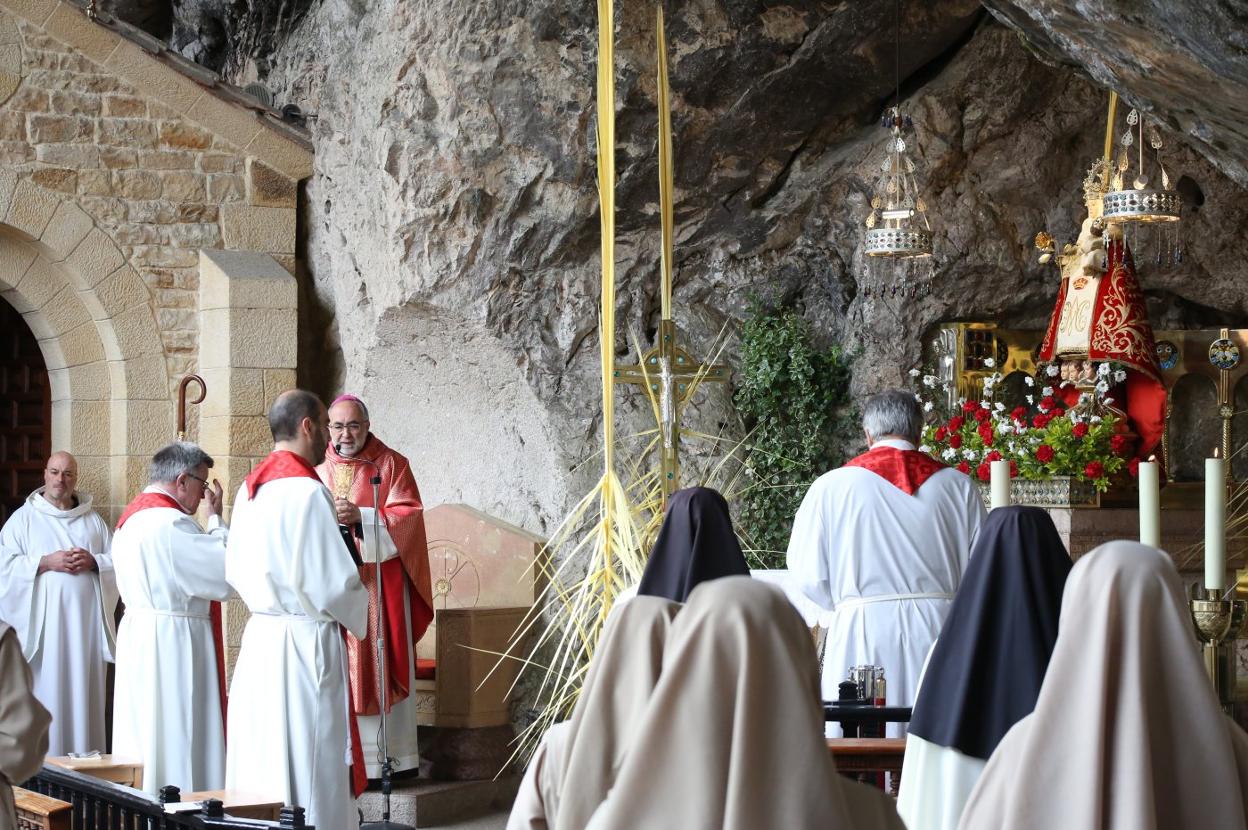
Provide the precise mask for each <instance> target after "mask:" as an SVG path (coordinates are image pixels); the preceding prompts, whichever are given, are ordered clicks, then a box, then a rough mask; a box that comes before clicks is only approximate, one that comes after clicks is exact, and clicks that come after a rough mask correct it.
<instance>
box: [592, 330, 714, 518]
mask: <svg viewBox="0 0 1248 830" xmlns="http://www.w3.org/2000/svg"><path fill="white" fill-rule="evenodd" d="M728 375H729V371H728V367H727V366H724V365H721V364H711V365H707V364H704V363H699V362H698V361H697V360H695V359H694V358H693V356H692V355H690V354H689V352H687V351H685V350H684V349H683V348H681V346H680V344H679V342H678V341H677V339H676V323H675V322H674V321H672V320H670V319H665V320H662V321H661V322H660V323H659V343H658V345H657V346H655V347H654V348H652V349H650V351H648V352H646V353H645V354H643V355H642V356H641V360H640V361H639V362H637V363H635V364H632V365H623V364H617V365H616V367H615V382H616V383H635V384H637V385H641V386H649V388H650V392H651V393H653V394H655V395H657V396H658V403H659V431H660V433H661V435H660V439H661V442H660V448H661V451H662V459H663V460H662V475H663V499H664V501H666V500H667V497H668V496H670V495H671V494H672V493H674V492H676V491H677V490H679V489H680V410H681V408H682V407H683V406H684V405H685V404H686V403H687V402H688V400H689V396H690V395H691V394H692V393H693V390H694V389H695V388H696V387H697V385H698V384H699V383H704V382H707V381H711V382H717V383H718V382H723V381H726V380H728Z"/></svg>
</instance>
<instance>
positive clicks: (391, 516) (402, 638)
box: [316, 395, 433, 778]
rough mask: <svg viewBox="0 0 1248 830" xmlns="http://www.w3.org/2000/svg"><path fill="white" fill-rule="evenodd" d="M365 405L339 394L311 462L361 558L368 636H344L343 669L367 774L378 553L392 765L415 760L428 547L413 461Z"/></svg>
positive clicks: (374, 707) (428, 613) (373, 773)
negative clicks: (376, 520)
mask: <svg viewBox="0 0 1248 830" xmlns="http://www.w3.org/2000/svg"><path fill="white" fill-rule="evenodd" d="M369 427H370V424H369V420H368V409H367V407H366V406H365V405H364V402H363V401H361V400H360V399H359V398H357V397H355V396H354V395H343V396H341V397H339V398H338V399H336V400H335V401H334V402H333V404H332V405H331V406H330V408H329V430H330V446H329V448H328V449H327V450H326V452H325V461H324V462H322V463H321V464H320V465H319V466H318V467H317V468H316V470H317V474H318V475H319V476H320V477H321V481H323V482H324V483H325V486H326V487H328V488H329V489H330V491H331V492H332V493H333V494H334V505H335V508H336V509H337V511H338V521H339V524H340V525H341V526H342V527H343V528H344V529H345V530H346V531H347V532H346V534H345V535H346V536H347V538H348V540H349V543H350V544H352V545H353V546H354V547H355V549H356V550H357V551H358V552H359V554H360V556H361V559H362V560H363V565H362V566H361V567H360V570H359V573H360V579H361V581H362V582H363V583H364V586H365V587H366V588H367V589H368V593H369V618H368V636H367V637H365V638H364V639H363V640H359V639H356V638H355V637H354V636H352V635H350V634H348V635H347V661H348V668H347V676H348V680H349V682H350V684H351V691H352V693H353V699H354V703H355V707H356V708H355V711H356V714H357V715H359V716H360V734H361V736H362V737H363V739H364V741H365V742H366V745H365V747H364V758H365V760H366V762H367V763H368V772H369V777H373V778H375V777H378V776H380V774H381V770H380V766H379V765H377V764H376V761H375V759H376V757H377V753H376V749H375V746H374V745H373V742H374V741H375V736H376V735H377V727H378V724H377V723H376V716H377V715H378V714H379V708H378V699H377V653H376V631H375V628H374V626H375V613H376V609H375V603H376V602H377V593H376V591H377V588H376V572H375V568H376V565H375V563H376V561H377V559H378V558H380V559H381V562H382V565H381V581H382V590H383V591H384V592H385V599H386V603H385V605H386V620H385V626H386V668H387V674H388V676H389V677H388V679H389V686H388V688H387V689H386V711H387V713H388V714H389V717H388V719H387V727H388V738H389V750H390V754H391V756H392V757H394V759H395V769H396V770H402V769H409V768H411V767H414V766H415V765H416V764H417V762H418V751H417V746H416V729H415V726H416V711H415V702H416V701H415V696H414V695H413V694H412V685H413V683H414V681H415V676H416V643H417V642H418V641H419V640H420V638H421V637H422V636H423V635H424V633H425V630H426V629H427V628H428V627H429V623H430V622H432V621H433V593H432V590H431V585H430V578H429V550H428V546H427V544H426V541H425V522H424V508H423V505H422V503H421V500H420V491H419V489H417V487H416V480H415V478H413V476H412V469H411V465H410V464H408V461H407V459H406V458H404V457H403V456H402V455H401V454H399V453H398V452H396V451H394V450H392V449H390V448H389V447H387V446H386V445H385V444H383V443H382V442H381V440H380V439H379V438H378V437H377V436H376V435H373V434H372V433H371V432H370V430H369ZM378 472H379V473H380V475H381V487H380V501H381V510H380V520H381V523H380V528H379V540H378V541H379V544H378V547H379V549H380V557H379V556H378V552H377V551H375V550H374V546H373V517H374V504H373V488H372V484H371V483H370V480H371V478H372V477H373V475H375V474H376V473H378Z"/></svg>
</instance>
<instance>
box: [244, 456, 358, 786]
mask: <svg viewBox="0 0 1248 830" xmlns="http://www.w3.org/2000/svg"><path fill="white" fill-rule="evenodd" d="M279 478H310V479H313V480H314V481H319V480H320V479H319V478H318V477H317V475H316V468H315V467H313V466H312V465H311V464H309V463H308V462H307V461H306V460H305V459H304V458H303V456H301V455H298V454H296V453H293V452H289V451H287V450H274V451H273V452H271V453H269V457H268V458H266V459H264V460H263V461H261V462H260V464H259V465H258V466H257V467H256V468H255V469H254V470H252V471H251V473H250V474H248V476H247V479H246V481H245V482H244V483H245V484H246V486H247V497H248V498H252V499H254V498H255V497H256V493H257V492H258V491H259V490H260V487H261V486H262V485H264V484H265V483H266V482H269V481H274V480H276V479H279ZM343 555H344V556H345V555H346V552H345V551H344V552H343ZM370 619H371V615H370ZM342 636H343V639H344V640H346V641H348V645H349V641H350V640H353V639H355V638H354V637H352V636H351V633H350V632H349V631H347V630H346V629H345V628H344V629H342ZM351 685H352V684H350V683H348V684H347V708H348V709H349V710H350V711H349V712H348V715H349V717H348V718H347V726H348V728H349V729H350V733H351V794H352V795H354V796H355V797H356V798H359V796H360V793H362V792H364V790H366V789H367V788H368V772H367V769H366V767H365V766H364V746H363V744H361V743H360V725H359V723H358V722H357V721H356V719H355V712H356V705H355V700H354V697H355V695H354V693H353V692H352V690H351Z"/></svg>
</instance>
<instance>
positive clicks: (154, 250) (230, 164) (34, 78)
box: [0, 14, 296, 388]
mask: <svg viewBox="0 0 1248 830" xmlns="http://www.w3.org/2000/svg"><path fill="white" fill-rule="evenodd" d="M102 31H103V30H101V32H102ZM14 34H16V35H17V37H16V38H14V37H13V35H14ZM4 35H8V36H7V37H5V36H4ZM109 36H110V37H111V35H109ZM0 40H3V41H5V43H6V46H5V47H4V48H6V49H7V48H11V46H12V44H13V43H14V42H16V44H17V45H18V46H20V49H21V63H20V67H21V69H20V73H21V78H20V83H19V85H18V86H17V88H16V90H14V91H13V94H12V95H11V97H9V98H8V100H7V101H5V102H4V104H3V106H0V165H3V166H5V167H9V168H11V169H16V170H17V171H18V172H19V174H20V175H22V176H24V177H29V179H30V180H31V182H32V183H33V184H35V185H38V186H39V187H40V188H43V189H46V190H48V191H52V192H54V193H55V194H56V195H57V197H58V198H60V199H62V200H69V201H73V202H75V203H76V204H77V205H78V206H79V207H81V208H82V210H83V211H85V212H86V213H87V215H88V216H90V218H91V219H92V220H93V221H94V223H95V224H96V226H97V227H99V228H100V229H101V230H103V231H104V232H105V233H106V234H107V235H108V236H109V237H110V238H111V239H112V240H113V242H114V243H115V244H116V246H117V248H118V249H119V250H120V251H121V252H122V254H123V255H124V257H125V259H126V261H127V262H128V263H129V264H130V265H131V266H132V267H133V268H134V269H135V271H136V272H137V273H138V274H139V276H140V277H141V278H142V280H143V283H144V284H145V285H146V286H147V289H148V291H149V292H150V295H151V301H152V307H153V312H154V314H155V318H156V323H157V327H158V329H159V331H160V337H161V340H162V343H163V346H164V354H165V359H166V364H167V369H168V373H169V378H170V385H171V388H172V385H173V384H174V383H176V379H177V378H179V377H180V376H182V375H183V374H185V373H186V372H188V371H191V370H192V369H193V368H194V366H195V363H196V353H197V348H198V342H199V331H198V322H197V315H196V303H197V291H198V289H199V276H198V266H199V250H200V249H201V248H210V249H211V248H224V249H228V250H249V251H262V252H265V253H269V254H271V255H273V256H274V258H275V259H277V260H278V262H280V263H281V264H282V265H283V266H285V267H286V268H287V270H289V271H291V272H292V273H293V272H294V241H295V201H296V182H295V181H294V180H293V179H292V178H290V177H288V176H286V175H284V174H283V173H281V172H279V171H277V170H275V169H273V168H271V167H269V166H268V165H266V164H264V163H263V162H262V161H260V160H259V159H256V158H254V157H249V156H247V155H245V154H244V153H241V152H240V151H239V149H238V148H237V147H236V146H235V145H234V144H232V143H231V142H230V141H229V139H228V137H227V136H222V135H214V134H213V133H212V132H210V131H209V130H207V129H205V128H203V127H201V126H198V125H196V124H194V123H191V122H190V121H189V120H188V119H186V118H183V117H180V116H179V115H178V114H177V113H176V112H174V111H173V110H172V109H170V108H169V107H167V106H165V105H164V104H162V103H160V102H159V101H156V100H153V99H151V98H150V97H149V96H145V95H144V94H143V93H142V92H141V91H140V90H138V89H136V88H135V87H134V86H132V85H131V84H129V83H127V82H126V81H125V80H123V79H121V78H119V77H117V76H116V75H115V74H114V73H112V72H110V71H109V69H108V68H107V67H105V66H101V65H100V64H98V63H96V62H95V61H92V60H90V59H89V58H87V57H86V56H84V55H83V54H81V53H80V52H78V51H77V50H75V49H73V48H71V47H70V46H67V45H66V44H65V43H63V42H61V41H60V40H58V39H57V38H55V37H53V36H51V35H49V34H48V33H47V32H46V31H45V30H44V29H42V28H40V27H37V26H35V25H33V24H31V23H29V22H27V21H15V20H14V19H13V18H11V17H8V16H5V15H2V14H0ZM0 89H2V88H0ZM223 126H227V127H228V122H227V123H226V124H224V125H223ZM118 264H119V265H120V263H118Z"/></svg>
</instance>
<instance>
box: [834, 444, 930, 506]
mask: <svg viewBox="0 0 1248 830" xmlns="http://www.w3.org/2000/svg"><path fill="white" fill-rule="evenodd" d="M845 466H846V467H862V468H863V469H864V470H870V471H871V472H873V473H875V474H876V475H877V476H879V477H880V478H882V479H884V480H885V481H887V482H888V483H890V484H892V485H893V486H894V487H896V488H897V489H899V490H901V491H903V492H904V493H906V495H909V496H913V495H914V494H915V493H916V492H918V489H919V488H920V487H922V486H923V482H925V481H927V480H928V479H929V478H931V477H932V476H933V475H935V474H936V473H938V472H940V471H941V470H944V469H947V467H946V465H944V464H942V463H940V462H939V461H937V460H936V459H935V458H932V457H931V456H930V455H928V454H927V453H925V452H919V451H918V450H901V449H898V448H897V447H889V446H880V447H875V448H874V449H870V450H867V451H866V452H865V453H863V454H862V455H860V456H858V457H857V458H853V459H850V460H849V461H846V462H845Z"/></svg>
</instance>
